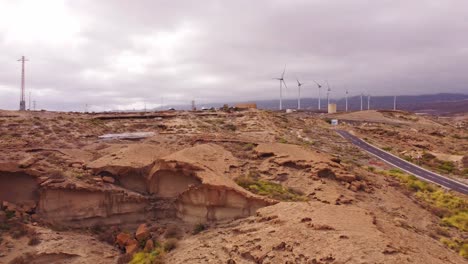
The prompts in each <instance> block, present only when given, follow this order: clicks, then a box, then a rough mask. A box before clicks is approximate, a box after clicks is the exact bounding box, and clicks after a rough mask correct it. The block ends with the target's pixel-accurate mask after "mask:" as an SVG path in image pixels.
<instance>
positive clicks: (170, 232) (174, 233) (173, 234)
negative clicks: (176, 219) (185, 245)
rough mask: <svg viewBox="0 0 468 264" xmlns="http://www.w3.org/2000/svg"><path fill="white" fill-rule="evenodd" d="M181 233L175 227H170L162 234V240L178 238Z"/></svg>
mask: <svg viewBox="0 0 468 264" xmlns="http://www.w3.org/2000/svg"><path fill="white" fill-rule="evenodd" d="M181 235H182V234H181V231H180V229H179V227H177V226H176V225H170V226H169V227H168V228H167V230H166V232H165V233H164V238H180V237H181Z"/></svg>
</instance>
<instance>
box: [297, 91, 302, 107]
mask: <svg viewBox="0 0 468 264" xmlns="http://www.w3.org/2000/svg"><path fill="white" fill-rule="evenodd" d="M298 88H299V97H298V98H297V109H298V110H300V109H301V86H300V85H298Z"/></svg>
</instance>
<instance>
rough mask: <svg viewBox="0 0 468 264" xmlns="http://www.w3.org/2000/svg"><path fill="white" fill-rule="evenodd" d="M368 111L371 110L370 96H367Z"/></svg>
mask: <svg viewBox="0 0 468 264" xmlns="http://www.w3.org/2000/svg"><path fill="white" fill-rule="evenodd" d="M367 110H370V94H367Z"/></svg>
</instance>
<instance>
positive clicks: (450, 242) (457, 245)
mask: <svg viewBox="0 0 468 264" xmlns="http://www.w3.org/2000/svg"><path fill="white" fill-rule="evenodd" d="M440 242H442V244H444V245H445V246H446V247H448V248H450V249H452V250H455V251H457V252H458V254H459V255H460V256H462V257H464V258H466V259H468V242H467V241H466V240H462V239H460V238H455V239H448V238H445V237H444V238H441V239H440Z"/></svg>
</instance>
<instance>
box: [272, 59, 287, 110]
mask: <svg viewBox="0 0 468 264" xmlns="http://www.w3.org/2000/svg"><path fill="white" fill-rule="evenodd" d="M285 72H286V65H284V70H283V74H281V77H280V78H273V79H275V80H279V82H280V101H279V110H283V84H284V87H286V89H287V88H288V86H287V85H286V83H285V82H284V73H285Z"/></svg>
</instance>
